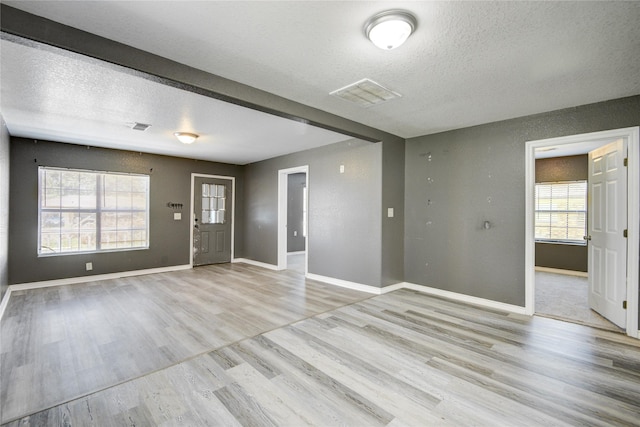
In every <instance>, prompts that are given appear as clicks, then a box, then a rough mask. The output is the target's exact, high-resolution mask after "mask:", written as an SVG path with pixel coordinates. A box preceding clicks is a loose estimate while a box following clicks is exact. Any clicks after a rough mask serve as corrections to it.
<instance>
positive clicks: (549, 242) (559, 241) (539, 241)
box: [536, 239, 587, 246]
mask: <svg viewBox="0 0 640 427" xmlns="http://www.w3.org/2000/svg"><path fill="white" fill-rule="evenodd" d="M536 243H545V244H551V245H564V246H587V242H574V241H563V240H537V239H536Z"/></svg>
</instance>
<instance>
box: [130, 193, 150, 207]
mask: <svg viewBox="0 0 640 427" xmlns="http://www.w3.org/2000/svg"><path fill="white" fill-rule="evenodd" d="M131 208H132V209H136V210H144V209H146V208H147V195H146V194H145V193H132V194H131Z"/></svg>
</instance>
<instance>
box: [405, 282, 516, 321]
mask: <svg viewBox="0 0 640 427" xmlns="http://www.w3.org/2000/svg"><path fill="white" fill-rule="evenodd" d="M401 285H402V287H403V288H404V289H413V290H414V291H418V292H422V293H425V294H429V295H434V296H438V297H442V298H446V299H449V300H452V301H458V302H463V303H466V304H472V305H477V306H480V307H485V308H491V309H494V310H499V311H505V312H508V313H515V314H526V310H525V308H524V307H520V306H518V305H513V304H506V303H504V302H499V301H493V300H490V299H485V298H478V297H474V296H471V295H465V294H459V293H457V292H451V291H445V290H443V289H438V288H431V287H429V286H424V285H416V284H415V283H407V282H404V283H401Z"/></svg>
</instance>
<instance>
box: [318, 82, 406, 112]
mask: <svg viewBox="0 0 640 427" xmlns="http://www.w3.org/2000/svg"><path fill="white" fill-rule="evenodd" d="M330 95H333V96H337V97H338V98H342V99H346V100H347V101H351V102H354V103H356V104H358V105H359V106H361V107H371V106H372V105H378V104H381V103H383V102H386V101H389V100H392V99H394V98H400V97H401V96H402V95H400V94H399V93H397V92H394V91H392V90H389V89H387V88H386V87H384V86H381V85H380V84H378V83H376V82H374V81H373V80H369V79H362V80H360V81H358V82H355V83H353V84H350V85H349V86H345V87H343V88H341V89H338V90H334V91H333V92H331V93H330Z"/></svg>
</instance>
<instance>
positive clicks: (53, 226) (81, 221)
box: [38, 167, 149, 255]
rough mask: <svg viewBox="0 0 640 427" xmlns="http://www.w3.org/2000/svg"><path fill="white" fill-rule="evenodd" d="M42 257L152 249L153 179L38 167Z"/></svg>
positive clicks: (39, 252) (131, 175)
mask: <svg viewBox="0 0 640 427" xmlns="http://www.w3.org/2000/svg"><path fill="white" fill-rule="evenodd" d="M38 227H39V229H38V239H39V241H38V254H39V255H57V254H70V253H81V252H101V251H112V250H127V249H146V248H148V247H149V176H147V175H133V174H123V173H114V172H96V171H87V170H74V169H60V168H51V167H40V168H39V226H38Z"/></svg>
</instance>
